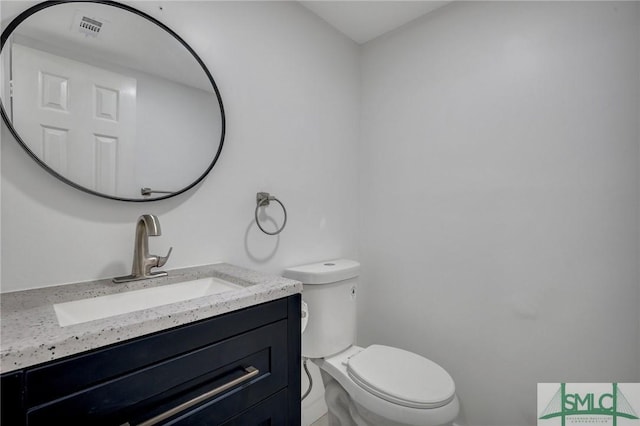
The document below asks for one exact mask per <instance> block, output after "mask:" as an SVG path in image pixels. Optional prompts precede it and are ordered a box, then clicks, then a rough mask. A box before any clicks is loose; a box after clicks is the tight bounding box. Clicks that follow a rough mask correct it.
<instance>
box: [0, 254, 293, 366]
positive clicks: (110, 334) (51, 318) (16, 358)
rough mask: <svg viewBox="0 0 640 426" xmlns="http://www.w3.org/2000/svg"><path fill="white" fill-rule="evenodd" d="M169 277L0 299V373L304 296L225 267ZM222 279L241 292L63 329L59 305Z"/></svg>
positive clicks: (286, 283)
mask: <svg viewBox="0 0 640 426" xmlns="http://www.w3.org/2000/svg"><path fill="white" fill-rule="evenodd" d="M167 272H168V273H169V274H168V276H167V277H161V278H154V279H149V280H143V281H133V282H130V283H125V284H114V283H112V282H111V279H104V280H97V281H87V282H82V283H76V284H66V285H61V286H55V287H45V288H40V289H33V290H25V291H17V292H12V293H3V294H1V295H0V322H1V331H0V373H5V372H8V371H12V370H16V369H20V368H24V367H28V366H32V365H36V364H40V363H42V362H46V361H51V360H55V359H58V358H63V357H66V356H69V355H73V354H76V353H79V352H84V351H88V350H91V349H95V348H99V347H101V346H106V345H109V344H113V343H117V342H120V341H123V340H127V339H131V338H134V337H138V336H142V335H145V334H149V333H153V332H156V331H161V330H164V329H168V328H172V327H176V326H179V325H182V324H187V323H190V322H193V321H198V320H201V319H205V318H209V317H213V316H216V315H219V314H224V313H226V312H231V311H235V310H238V309H242V308H246V307H249V306H253V305H257V304H260V303H264V302H268V301H271V300H275V299H280V298H283V297H287V296H289V295H292V294H295V293H301V292H302V284H301V283H299V282H298V281H293V280H289V279H286V278H282V277H279V276H271V275H265V274H262V273H259V272H255V271H252V270H249V269H245V268H241V267H238V266H234V265H229V264H226V263H218V264H213V265H206V266H196V267H190V268H182V269H175V270H170V271H167ZM206 277H217V278H221V279H223V280H226V281H229V282H232V283H235V284H238V285H240V286H241V288H239V289H237V290H230V291H227V292H224V293H218V294H213V295H210V296H204V297H199V298H195V299H191V300H187V301H184V302H177V303H172V304H169V305H162V306H157V307H154V308H150V309H145V310H141V311H135V312H131V313H127V314H121V315H116V316H112V317H108V318H104V319H98V320H94V321H89V322H84V323H80V324H76V325H70V326H66V327H61V326H60V325H59V324H58V320H57V317H56V313H55V311H54V307H53V305H54V304H55V303H62V302H68V301H73V300H80V299H86V298H90V297H97V296H104V295H108V294H115V293H122V292H126V291H130V290H139V289H144V288H150V287H157V286H161V285H166V284H174V283H178V282H181V281H186V280H193V279H198V278H206Z"/></svg>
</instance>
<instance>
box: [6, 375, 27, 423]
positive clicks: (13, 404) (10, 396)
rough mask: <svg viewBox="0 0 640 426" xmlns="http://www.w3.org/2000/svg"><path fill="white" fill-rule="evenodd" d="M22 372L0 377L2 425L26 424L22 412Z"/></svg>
mask: <svg viewBox="0 0 640 426" xmlns="http://www.w3.org/2000/svg"><path fill="white" fill-rule="evenodd" d="M22 377H23V376H22V372H21V371H17V372H13V373H7V374H3V375H2V377H0V425H11V426H21V425H24V424H25V419H24V411H23V410H22Z"/></svg>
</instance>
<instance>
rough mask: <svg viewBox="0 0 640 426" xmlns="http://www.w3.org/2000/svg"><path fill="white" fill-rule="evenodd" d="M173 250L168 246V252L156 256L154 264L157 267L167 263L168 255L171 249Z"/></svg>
mask: <svg viewBox="0 0 640 426" xmlns="http://www.w3.org/2000/svg"><path fill="white" fill-rule="evenodd" d="M172 250H173V247H169V252H168V253H167V255H166V256H164V257H163V256H158V264H157V265H156V266H157V267H158V268H161V267H163V266H164V265H165V263H167V260H169V256H171V251H172Z"/></svg>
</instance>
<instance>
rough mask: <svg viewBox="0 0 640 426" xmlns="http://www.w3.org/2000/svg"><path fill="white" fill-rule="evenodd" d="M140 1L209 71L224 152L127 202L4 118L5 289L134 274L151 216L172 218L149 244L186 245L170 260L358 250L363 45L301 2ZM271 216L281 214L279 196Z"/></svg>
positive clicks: (290, 258)
mask: <svg viewBox="0 0 640 426" xmlns="http://www.w3.org/2000/svg"><path fill="white" fill-rule="evenodd" d="M131 4H133V5H135V6H137V7H139V8H140V9H142V10H145V11H147V12H149V13H152V14H153V15H154V16H156V17H157V18H158V19H160V20H161V21H163V22H164V23H166V24H167V25H168V26H169V27H171V28H173V29H174V30H175V31H176V32H177V33H178V34H180V35H181V36H182V37H183V38H184V39H185V40H186V41H187V42H188V43H189V44H190V45H191V46H192V47H193V48H194V50H195V51H196V52H198V54H199V55H200V56H201V58H202V59H203V60H204V62H205V63H206V64H207V65H208V67H209V68H210V70H211V72H212V74H213V76H214V78H215V79H216V82H217V84H218V86H219V88H220V90H221V93H222V98H223V102H224V104H225V110H226V114H227V138H226V140H225V146H224V148H223V151H222V155H221V157H220V160H219V162H218V164H217V165H216V167H215V168H214V169H213V171H212V172H211V174H210V175H209V176H208V177H207V178H206V179H205V180H204V181H203V182H202V183H201V184H200V185H198V187H196V188H195V189H194V190H192V191H189V192H188V193H187V194H183V195H181V196H178V197H174V198H172V199H169V200H166V201H160V202H154V203H142V204H141V203H121V202H115V201H111V200H106V199H101V198H98V197H94V196H90V195H86V194H84V193H82V192H80V191H77V190H75V189H73V188H71V187H69V186H67V185H65V184H63V183H61V182H58V181H56V180H54V179H52V178H51V177H50V176H49V175H48V174H47V173H46V172H45V171H44V170H42V169H41V168H40V167H39V166H37V165H36V164H35V162H33V161H32V160H31V159H30V158H28V157H27V155H26V154H25V153H24V152H23V151H22V149H21V148H20V147H19V146H18V145H17V144H16V143H15V142H14V141H13V139H12V137H11V136H10V134H9V132H8V131H7V129H6V128H5V126H4V124H3V128H2V168H1V173H2V182H1V185H2V186H1V190H2V212H1V214H2V264H3V268H2V283H1V285H2V291H5V292H6V291H13V290H20V289H26V288H32V287H40V286H48V285H55V284H60V283H68V282H74V281H79V280H89V279H93V278H99V277H111V276H116V275H122V274H126V273H129V271H130V268H131V257H132V252H133V237H134V226H135V221H136V219H137V217H138V216H139V215H140V214H143V213H153V214H157V215H158V216H159V218H160V222H161V224H162V230H163V235H162V236H161V237H156V238H152V239H151V241H150V244H151V251H152V252H154V253H158V254H164V253H166V251H167V250H168V248H169V246H173V247H174V251H173V254H172V256H171V259H170V260H169V263H168V264H167V268H168V269H172V268H177V267H182V266H188V265H198V264H206V263H210V262H213V261H216V260H225V261H228V262H231V263H234V264H238V265H242V266H246V267H250V268H254V269H257V270H261V271H264V272H268V273H280V272H281V271H282V269H284V268H285V267H288V266H292V265H296V264H302V263H307V262H312V261H317V260H318V259H325V258H331V257H335V256H348V257H354V256H355V254H356V205H355V204H354V203H353V200H354V199H356V198H357V195H356V192H357V177H356V168H355V163H356V161H357V153H356V149H357V143H356V142H357V137H358V127H359V123H358V117H359V115H358V114H359V66H358V55H357V47H356V45H355V44H354V43H353V42H351V41H349V40H347V39H346V38H345V37H344V36H342V35H340V34H338V33H337V32H336V31H334V30H332V29H331V28H330V27H328V26H327V25H326V24H325V23H324V22H322V21H321V20H320V19H319V18H317V17H316V16H315V15H313V14H311V13H310V12H309V11H308V10H306V9H305V8H303V7H301V6H300V5H298V4H297V3H295V2H255V3H253V2H188V3H187V2H185V3H182V2H162V5H163V9H164V10H163V11H162V12H160V11H159V10H158V9H157V4H158V3H157V2H139V3H131ZM5 5H6V2H5V1H3V2H2V6H3V7H4V6H5ZM25 7H26V6H25ZM261 190H265V191H269V192H272V193H274V194H275V195H276V196H277V197H279V198H280V199H281V200H282V201H283V202H284V203H285V205H286V207H287V209H288V212H289V221H288V223H287V228H286V229H285V230H284V232H283V233H282V234H281V235H280V237H271V236H267V235H265V234H262V233H261V232H260V231H259V230H258V229H257V227H256V226H255V223H254V222H253V214H254V209H255V194H256V192H258V191H261ZM267 212H268V213H269V214H270V215H271V216H272V218H273V220H274V221H275V222H277V223H278V224H280V223H281V222H282V215H281V213H280V211H279V210H278V208H277V207H276V206H274V208H273V209H271V208H269V209H268V210H267ZM269 225H272V224H270V223H269V221H267V224H266V225H265V226H269Z"/></svg>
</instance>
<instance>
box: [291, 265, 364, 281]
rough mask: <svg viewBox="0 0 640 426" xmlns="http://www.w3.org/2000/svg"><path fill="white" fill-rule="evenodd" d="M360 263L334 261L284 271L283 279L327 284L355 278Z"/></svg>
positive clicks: (358, 271)
mask: <svg viewBox="0 0 640 426" xmlns="http://www.w3.org/2000/svg"><path fill="white" fill-rule="evenodd" d="M359 273H360V263H358V262H356V261H355V260H349V259H334V260H327V261H325V262H318V263H311V264H309V265H302V266H295V267H293V268H288V269H285V271H284V272H283V273H282V275H283V276H284V277H285V278H289V279H292V280H296V281H300V282H302V283H303V284H328V283H334V282H338V281H343V280H348V279H349V278H354V277H357V276H358V275H359Z"/></svg>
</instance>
